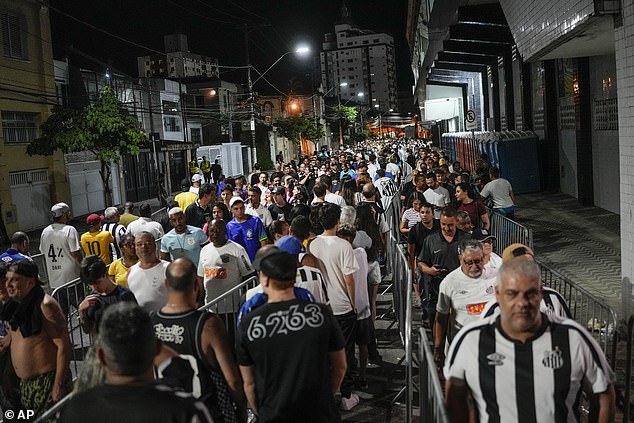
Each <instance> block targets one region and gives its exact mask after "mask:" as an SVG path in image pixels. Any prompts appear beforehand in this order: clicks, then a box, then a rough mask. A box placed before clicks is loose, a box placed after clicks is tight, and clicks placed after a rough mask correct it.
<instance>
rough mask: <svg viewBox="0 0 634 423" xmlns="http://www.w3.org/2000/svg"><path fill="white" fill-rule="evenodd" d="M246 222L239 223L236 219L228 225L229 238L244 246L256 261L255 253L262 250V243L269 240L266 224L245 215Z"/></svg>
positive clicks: (252, 259) (257, 218)
mask: <svg viewBox="0 0 634 423" xmlns="http://www.w3.org/2000/svg"><path fill="white" fill-rule="evenodd" d="M245 217H246V218H247V220H246V221H244V222H242V223H239V222H238V221H237V220H236V219H235V218H234V219H232V220H231V221H230V222H229V223H227V238H229V239H230V240H232V241H234V242H237V243H238V244H240V245H242V246H243V247H244V249H245V250H247V254H248V255H249V258H250V259H251V262H253V261H254V260H255V253H256V252H257V251H258V250H259V249H260V246H261V245H262V244H261V241H264V240H266V239H267V236H266V231H265V230H264V224H262V221H261V220H260V218H259V217H255V216H251V215H250V214H247V215H245Z"/></svg>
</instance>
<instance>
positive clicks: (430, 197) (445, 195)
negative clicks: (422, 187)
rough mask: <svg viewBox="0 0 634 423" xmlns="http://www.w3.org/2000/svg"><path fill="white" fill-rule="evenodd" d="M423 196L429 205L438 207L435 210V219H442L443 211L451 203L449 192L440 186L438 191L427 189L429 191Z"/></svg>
mask: <svg viewBox="0 0 634 423" xmlns="http://www.w3.org/2000/svg"><path fill="white" fill-rule="evenodd" d="M423 196H424V197H425V200H427V202H428V203H429V204H433V205H434V206H436V207H435V210H434V219H440V212H441V209H442V208H444V207H447V206H448V205H449V203H450V202H451V200H450V197H449V191H447V189H446V188H443V187H441V186H440V185H439V186H438V188H436V189H431V188H427V190H426V191H425V192H424V193H423Z"/></svg>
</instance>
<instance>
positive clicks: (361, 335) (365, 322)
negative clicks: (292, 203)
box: [354, 317, 374, 345]
mask: <svg viewBox="0 0 634 423" xmlns="http://www.w3.org/2000/svg"><path fill="white" fill-rule="evenodd" d="M373 324H374V323H373V322H372V317H366V318H365V319H360V320H357V333H356V335H355V339H354V342H355V344H357V345H368V344H370V341H371V340H372V332H373V331H372V328H371V325H373Z"/></svg>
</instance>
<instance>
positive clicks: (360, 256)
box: [353, 248, 371, 320]
mask: <svg viewBox="0 0 634 423" xmlns="http://www.w3.org/2000/svg"><path fill="white" fill-rule="evenodd" d="M353 251H354V258H355V259H356V260H357V264H358V265H359V268H358V269H357V271H356V272H354V274H353V277H354V305H355V307H356V309H357V320H361V319H366V318H368V317H370V315H371V313H370V299H369V298H368V256H367V254H366V253H365V250H364V249H363V248H355V249H354V250H353Z"/></svg>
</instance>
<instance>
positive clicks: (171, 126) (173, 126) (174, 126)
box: [163, 116, 181, 132]
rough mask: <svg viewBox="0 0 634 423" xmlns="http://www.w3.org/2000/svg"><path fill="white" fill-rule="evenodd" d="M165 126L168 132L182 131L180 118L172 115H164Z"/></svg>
mask: <svg viewBox="0 0 634 423" xmlns="http://www.w3.org/2000/svg"><path fill="white" fill-rule="evenodd" d="M163 126H164V128H165V131H166V132H180V130H181V126H180V125H179V121H178V118H176V117H172V116H163Z"/></svg>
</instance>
